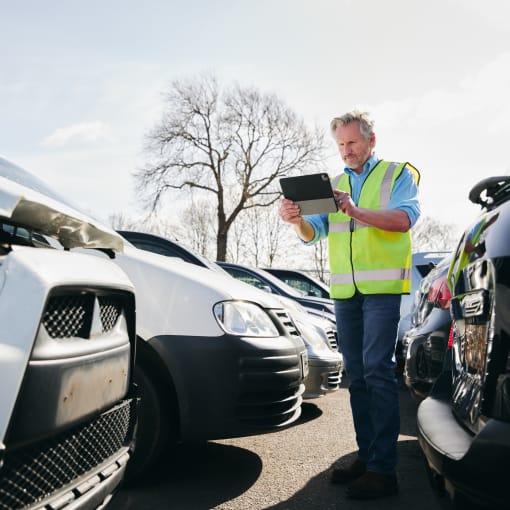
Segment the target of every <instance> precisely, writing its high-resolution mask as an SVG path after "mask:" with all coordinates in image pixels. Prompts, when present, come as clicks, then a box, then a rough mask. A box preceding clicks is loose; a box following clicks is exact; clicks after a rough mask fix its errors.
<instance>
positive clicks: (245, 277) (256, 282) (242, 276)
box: [224, 267, 270, 290]
mask: <svg viewBox="0 0 510 510" xmlns="http://www.w3.org/2000/svg"><path fill="white" fill-rule="evenodd" d="M224 269H225V270H226V271H227V273H230V274H231V275H232V276H233V277H234V278H236V279H237V280H240V281H242V282H244V283H248V284H250V285H253V286H254V287H257V289H264V290H267V289H269V290H270V287H269V285H268V284H267V283H266V282H265V281H264V280H262V279H260V278H257V277H256V276H255V275H252V274H250V273H247V272H246V271H243V270H242V269H236V268H232V267H225V268H224Z"/></svg>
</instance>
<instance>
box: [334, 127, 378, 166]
mask: <svg viewBox="0 0 510 510" xmlns="http://www.w3.org/2000/svg"><path fill="white" fill-rule="evenodd" d="M334 136H335V140H336V143H337V145H338V149H339V150H340V155H341V156H342V159H343V161H344V163H345V164H346V166H347V167H349V168H351V169H352V170H354V171H355V172H357V173H361V172H362V171H363V165H364V164H365V162H366V160H367V159H368V158H369V157H370V155H371V154H372V151H373V149H374V146H375V135H374V134H372V135H371V136H370V137H369V138H368V139H366V138H365V137H364V136H363V134H362V133H361V131H360V125H359V122H358V121H355V122H351V123H350V124H347V125H346V126H338V127H337V128H336V130H335V133H334Z"/></svg>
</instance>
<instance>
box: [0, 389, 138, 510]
mask: <svg viewBox="0 0 510 510" xmlns="http://www.w3.org/2000/svg"><path fill="white" fill-rule="evenodd" d="M134 406H135V402H134V400H130V399H129V400H124V401H123V402H121V403H120V404H118V405H117V406H115V407H114V408H113V409H111V410H109V411H107V412H105V413H103V414H101V415H100V416H98V417H97V418H95V419H93V420H91V421H89V422H86V423H84V424H82V425H80V426H77V427H74V428H73V429H71V430H69V431H66V432H63V433H61V434H60V435H58V436H55V437H51V438H48V439H44V440H41V441H39V442H37V443H32V444H29V445H27V446H23V447H21V448H17V449H12V450H11V451H10V450H9V447H7V449H6V452H5V456H4V462H3V465H2V467H1V469H0V510H16V509H21V508H25V507H27V506H29V505H32V504H34V503H36V502H38V501H41V500H43V499H45V498H48V497H49V496H51V495H52V494H53V493H55V492H56V491H58V490H60V489H62V488H63V487H65V486H66V485H68V484H69V483H71V482H73V481H75V480H76V479H77V478H78V477H80V476H82V475H84V474H85V473H87V472H89V471H91V470H92V469H94V468H96V467H97V466H99V465H100V464H101V463H103V462H104V461H105V460H107V459H108V458H109V457H111V456H112V455H114V454H115V453H116V452H118V451H119V450H120V449H121V448H123V447H125V446H127V445H128V444H129V443H130V441H131V438H132V434H133V426H134V420H135V416H136V414H135V408H134Z"/></svg>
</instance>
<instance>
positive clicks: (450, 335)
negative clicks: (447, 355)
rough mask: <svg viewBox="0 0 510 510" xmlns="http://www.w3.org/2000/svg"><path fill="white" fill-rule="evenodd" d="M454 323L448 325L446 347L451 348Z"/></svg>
mask: <svg viewBox="0 0 510 510" xmlns="http://www.w3.org/2000/svg"><path fill="white" fill-rule="evenodd" d="M454 327H455V326H454V325H453V322H452V325H451V326H450V334H449V335H448V346H447V347H448V349H451V348H452V347H453V331H454Z"/></svg>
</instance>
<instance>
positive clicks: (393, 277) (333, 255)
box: [328, 161, 419, 299]
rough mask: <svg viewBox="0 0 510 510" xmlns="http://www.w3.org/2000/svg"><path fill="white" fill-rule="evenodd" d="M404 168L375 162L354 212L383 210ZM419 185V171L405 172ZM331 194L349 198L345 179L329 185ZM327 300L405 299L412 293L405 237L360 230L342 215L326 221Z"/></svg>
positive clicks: (407, 238) (408, 242) (365, 227)
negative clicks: (367, 296) (334, 191)
mask: <svg viewBox="0 0 510 510" xmlns="http://www.w3.org/2000/svg"><path fill="white" fill-rule="evenodd" d="M406 165H407V164H406V163H400V164H399V163H393V162H389V161H379V163H378V164H377V165H376V166H375V167H374V168H373V169H372V170H371V171H370V173H369V175H368V176H367V178H366V179H365V181H364V184H363V187H362V189H361V193H360V197H359V200H358V204H357V205H358V206H359V207H364V208H369V209H373V210H384V209H387V207H388V204H389V202H390V199H391V192H392V190H393V187H394V184H395V181H396V179H397V178H398V176H399V175H400V174H401V172H402V171H403V169H404V167H405V166H406ZM409 170H410V171H411V172H412V173H413V174H414V176H415V178H416V180H417V181H418V179H419V173H418V171H417V170H416V169H415V168H414V167H412V166H411V165H410V169H409ZM332 186H333V188H335V189H339V190H342V191H346V192H348V193H351V191H352V190H351V186H350V182H349V177H348V175H347V174H341V175H339V176H337V177H336V178H335V179H334V180H333V181H332ZM328 248H329V260H330V271H331V277H330V283H331V288H330V294H331V297H333V298H337V299H342V298H348V297H351V296H353V295H354V293H355V292H356V290H359V291H360V292H361V293H363V294H406V293H409V292H410V290H411V279H410V274H411V272H410V269H411V235H410V232H409V231H408V232H405V233H402V232H389V231H384V230H380V229H377V228H375V227H371V226H368V225H365V224H363V223H361V222H359V221H357V220H354V219H352V218H350V217H349V216H347V215H346V214H344V213H342V212H341V211H340V212H338V213H334V214H330V215H329V236H328Z"/></svg>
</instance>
